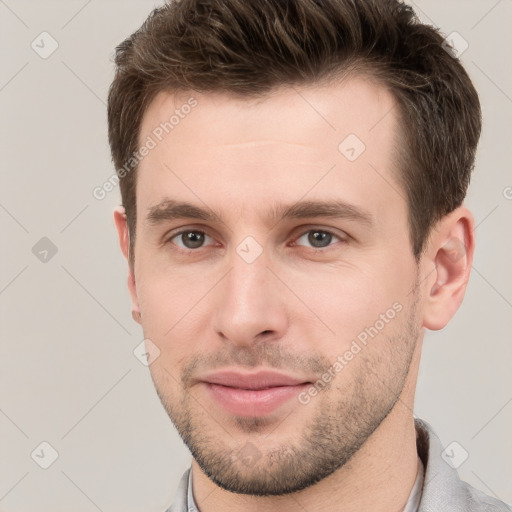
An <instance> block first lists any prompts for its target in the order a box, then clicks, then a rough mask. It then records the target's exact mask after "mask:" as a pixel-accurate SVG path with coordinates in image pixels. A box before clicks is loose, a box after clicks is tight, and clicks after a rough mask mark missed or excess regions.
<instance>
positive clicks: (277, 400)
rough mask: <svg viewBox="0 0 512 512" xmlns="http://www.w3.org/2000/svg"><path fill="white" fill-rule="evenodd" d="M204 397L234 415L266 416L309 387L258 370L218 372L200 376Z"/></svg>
mask: <svg viewBox="0 0 512 512" xmlns="http://www.w3.org/2000/svg"><path fill="white" fill-rule="evenodd" d="M201 380H202V383H203V384H204V385H205V386H206V389H207V390H208V394H209V395H210V396H211V398H213V400H214V401H215V402H216V403H217V404H218V405H220V406H221V407H222V408H223V409H224V410H225V411H227V412H228V413H230V414H235V415H238V416H250V417H256V416H266V415H268V414H270V413H272V412H273V411H275V410H276V409H277V408H278V407H279V406H281V405H283V404H285V403H286V402H288V401H289V400H290V399H292V398H293V397H297V396H298V395H299V393H300V392H301V391H303V390H304V389H305V388H306V387H308V386H310V385H311V382H306V381H305V380H304V379H300V378H295V377H291V376H289V375H284V374H282V373H277V372H271V371H260V372H257V373H252V374H247V373H239V372H235V371H222V372H217V373H214V374H211V375H208V376H206V377H204V378H203V379H201Z"/></svg>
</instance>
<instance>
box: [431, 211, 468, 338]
mask: <svg viewBox="0 0 512 512" xmlns="http://www.w3.org/2000/svg"><path fill="white" fill-rule="evenodd" d="M473 231H474V219H473V215H472V214H471V212H470V211H469V210H468V209H467V208H465V207H459V208H457V209H456V210H454V211H453V212H451V213H450V214H449V215H447V216H446V217H444V218H443V219H442V220H441V221H440V222H439V224H438V226H436V231H435V234H434V235H433V236H432V237H431V239H430V240H429V244H428V245H429V247H428V248H427V250H426V251H425V254H426V258H427V260H428V262H429V264H430V265H433V267H434V270H433V272H432V274H431V277H429V278H428V279H427V280H426V285H427V286H426V289H425V295H426V296H425V308H424V316H423V325H424V327H426V328H428V329H431V330H439V329H442V328H443V327H445V326H446V324H447V323H448V322H449V320H450V319H451V318H452V317H453V315H454V314H455V312H456V311H457V309H458V308H459V306H460V304H461V303H462V299H463V298H464V293H465V291H466V286H467V283H468V280H469V275H470V272H471V264H472V262H473V253H474V248H475V242H474V233H473Z"/></svg>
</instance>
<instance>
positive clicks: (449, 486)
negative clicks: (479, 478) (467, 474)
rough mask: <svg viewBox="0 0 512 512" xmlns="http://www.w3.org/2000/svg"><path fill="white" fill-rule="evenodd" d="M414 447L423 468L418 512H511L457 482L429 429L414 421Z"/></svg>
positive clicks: (425, 423)
mask: <svg viewBox="0 0 512 512" xmlns="http://www.w3.org/2000/svg"><path fill="white" fill-rule="evenodd" d="M415 425H416V435H417V437H416V446H417V449H418V455H419V457H420V458H421V460H422V462H423V465H424V467H425V480H424V484H423V490H422V496H421V501H420V506H419V510H418V512H434V511H435V512H439V511H443V512H512V507H511V506H510V505H507V504H506V503H504V502H503V501H500V500H497V499H495V498H493V497H491V496H488V495H487V494H485V493H483V492H482V491H479V490H478V489H476V488H474V487H473V486H471V485H470V484H468V483H467V482H464V481H463V480H461V479H460V477H459V474H458V472H457V470H456V469H454V468H453V467H451V466H450V465H449V464H448V462H446V461H445V460H444V459H443V458H442V456H441V454H442V452H443V450H444V447H443V445H442V444H441V441H440V439H439V438H438V437H437V435H436V434H435V432H434V430H433V429H432V427H431V426H430V425H429V424H428V423H427V422H426V421H424V420H421V419H419V418H416V419H415Z"/></svg>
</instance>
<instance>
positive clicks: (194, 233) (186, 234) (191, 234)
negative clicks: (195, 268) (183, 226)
mask: <svg viewBox="0 0 512 512" xmlns="http://www.w3.org/2000/svg"><path fill="white" fill-rule="evenodd" d="M207 239H210V240H213V238H212V237H211V236H208V235H207V234H206V233H205V232H204V231H199V230H197V229H194V230H186V231H180V232H179V233H176V234H175V235H173V236H172V237H171V238H169V242H172V243H173V244H175V245H177V246H178V247H179V248H181V249H184V250H193V249H199V248H201V247H202V246H203V244H204V242H205V241H206V240H207ZM174 240H175V241H174Z"/></svg>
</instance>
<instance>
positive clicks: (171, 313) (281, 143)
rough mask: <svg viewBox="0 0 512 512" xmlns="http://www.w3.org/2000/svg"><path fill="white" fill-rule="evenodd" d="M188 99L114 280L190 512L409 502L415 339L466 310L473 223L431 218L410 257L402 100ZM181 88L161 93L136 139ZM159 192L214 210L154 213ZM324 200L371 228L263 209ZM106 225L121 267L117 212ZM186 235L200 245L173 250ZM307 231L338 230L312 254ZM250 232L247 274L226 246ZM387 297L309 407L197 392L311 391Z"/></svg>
mask: <svg viewBox="0 0 512 512" xmlns="http://www.w3.org/2000/svg"><path fill="white" fill-rule="evenodd" d="M193 96H194V98H196V100H197V102H198V104H197V106H196V107H195V108H194V109H193V110H192V112H191V113H190V114H188V115H187V116H186V117H185V118H184V119H182V120H180V123H179V124H178V125H177V126H176V127H175V128H174V130H173V131H172V133H170V134H169V135H168V136H167V137H165V138H164V139H163V140H162V141H161V142H160V143H159V144H158V145H157V146H156V147H155V148H154V149H152V150H151V151H150V152H149V154H148V155H147V156H146V157H145V158H144V159H143V161H142V162H141V163H140V166H139V170H138V178H137V189H136V193H137V216H138V220H137V225H136V237H135V252H134V261H133V262H131V261H129V275H128V287H129V290H130V294H131V298H132V302H133V306H132V307H133V315H134V318H135V319H136V320H137V321H138V322H139V323H140V324H141V325H142V328H143V331H144V337H145V338H148V339H150V340H151V341H152V343H154V344H155V345H156V346H157V347H158V349H159V350H160V356H159V357H158V358H157V359H156V360H155V361H154V362H153V363H152V364H151V365H150V372H151V376H152V379H153V382H154V384H155V387H156V390H157V393H158V395H159V397H160V399H161V401H162V404H163V406H164V407H165V409H166V411H167V412H168V414H169V416H170V418H171V420H172V421H173V422H174V424H175V425H176V427H177V429H178V432H179V433H180V435H181V436H182V437H183V439H184V441H185V442H186V443H187V445H188V447H189V449H190V450H191V452H192V454H193V456H194V459H193V461H192V475H193V492H194V498H195V500H196V503H197V504H198V506H199V508H200V510H201V511H202V512H209V511H216V510H224V511H230V512H231V511H233V512H234V511H242V510H243V511H271V510H279V511H285V512H286V511H292V510H293V511H296V510H297V509H304V510H308V511H309V512H315V511H320V510H322V511H324V512H325V511H330V510H333V511H334V510H340V506H341V507H342V509H343V510H344V511H345V512H351V511H354V512H355V511H360V510H377V511H393V512H395V511H400V510H403V508H404V506H405V503H406V501H407V499H408V497H409V494H410V492H411V489H412V486H413V483H414V481H415V478H416V471H417V452H416V444H415V443H416V434H415V429H414V421H413V415H412V411H413V405H414V391H415V387H416V382H417V376H418V367H419V362H420V354H421V345H422V339H423V333H424V330H425V329H426V328H428V329H441V328H442V327H444V326H445V325H446V323H447V322H448V321H449V319H450V318H451V317H452V316H453V314H454V313H455V311H456V310H457V308H458V307H459V305H460V303H461V301H462V298H463V295H464V292H465V288H466V284H467V281H468V278H469V270H470V268H471V261H472V256H473V250H474V239H473V234H472V233H473V229H474V220H473V217H472V215H471V213H470V212H469V211H468V210H467V209H466V208H465V207H460V208H458V209H456V210H455V211H453V212H452V213H450V214H449V215H447V216H446V217H444V218H443V219H442V220H441V221H440V222H439V223H438V224H437V225H436V226H435V228H434V229H433V231H432V233H431V236H430V238H429V240H428V244H427V246H426V249H425V251H424V253H423V255H422V257H421V259H420V261H419V262H417V261H416V260H415V258H414V255H413V253H412V248H411V242H410V240H409V235H408V233H409V231H408V210H407V204H406V201H405V193H404V192H403V188H402V186H401V183H400V180H399V176H398V175H397V172H396V165H395V163H394V156H395V154H396V149H397V148H396V141H398V140H400V137H399V136H398V135H399V133H398V128H399V126H400V121H399V119H398V109H397V108H395V107H396V104H395V101H394V98H393V97H392V95H391V94H390V93H389V92H388V91H387V90H386V89H385V88H384V87H382V86H381V85H378V84H376V83H373V82H371V81H369V80H368V79H362V78H358V77H352V78H350V79H347V80H344V81H343V82H341V83H338V84H334V85H323V86H312V85H311V86H308V87H301V88H295V89H294V88H281V89H278V90H275V91H274V92H273V93H272V94H271V95H269V96H267V97H265V98H264V99H260V100H247V99H245V100H243V99H235V98H233V97H229V96H227V95H224V94H220V93H219V94H213V93H205V94H196V93H194V94H193ZM188 97H189V96H187V95H183V96H179V97H178V96H175V95H172V94H170V93H167V92H165V93H164V92H162V93H160V94H159V95H158V96H157V97H156V98H155V99H154V101H153V102H152V103H151V104H150V106H149V108H148V110H147V111H146V113H145V115H144V118H143V122H142V127H141V132H140V139H139V140H140V141H144V140H145V139H146V137H147V136H148V135H150V134H151V132H152V130H153V129H154V128H155V127H156V126H158V125H159V123H161V122H162V121H165V120H166V119H168V118H169V116H170V115H171V114H172V113H173V111H174V109H175V108H179V106H180V105H182V104H183V103H185V101H186V100H187V98H188ZM348 134H356V135H357V137H358V138H359V139H360V140H362V141H363V142H364V144H365V146H366V149H365V151H364V152H363V153H362V154H361V155H360V156H359V157H358V158H357V159H356V160H355V161H352V162H351V161H349V160H348V159H347V158H345V156H344V155H343V154H341V153H340V151H339V150H338V145H339V144H340V142H341V141H342V140H344V138H345V137H346V136H347V135H348ZM168 199H173V200H177V201H187V202H190V203H192V204H194V205H196V206H199V207H205V206H208V207H210V208H211V209H213V210H215V211H217V212H218V213H219V215H220V216H221V219H220V220H219V221H211V220H207V221H205V220H198V219H190V218H180V219H168V220H163V221H160V222H158V223H151V222H149V221H148V220H147V215H148V213H149V211H150V209H151V208H152V207H154V206H155V205H158V204H159V203H161V202H162V201H164V200H168ZM334 199H335V200H340V201H343V202H345V203H347V204H349V205H351V206H352V207H354V208H357V209H358V210H359V211H363V212H365V214H366V215H367V216H368V218H369V219H370V221H371V222H369V223H366V222H364V221H362V220H360V219H357V218H353V217H346V216H345V217H341V218H329V217H325V216H321V217H308V218H303V219H285V220H279V219H275V220H270V219H269V218H268V217H269V212H270V210H271V207H272V206H274V205H275V204H276V203H286V204H294V203H297V202H298V201H306V200H309V201H326V200H334ZM114 219H115V223H116V227H117V230H118V234H119V241H120V245H121V249H122V251H123V254H124V255H125V257H126V258H127V259H129V258H128V246H129V236H128V229H127V225H126V217H125V215H124V211H123V208H122V207H119V208H118V209H116V211H115V213H114ZM182 229H189V230H190V231H194V230H200V231H202V232H203V233H205V235H207V236H204V242H203V244H202V245H201V240H202V239H201V238H199V243H198V245H197V246H193V247H197V248H192V249H189V252H188V253H185V252H180V249H184V248H185V247H186V246H185V243H187V241H186V239H185V241H184V240H183V238H182V237H181V236H175V234H176V233H178V232H179V231H180V230H182ZM318 230H321V232H325V231H327V232H329V233H332V235H333V237H332V238H329V235H325V233H324V235H322V236H323V237H324V238H327V241H325V240H324V242H323V243H324V244H325V245H324V246H322V243H320V245H316V246H315V244H318V243H319V242H318V241H317V238H315V237H313V236H312V232H313V233H314V232H315V231H318ZM199 236H201V235H199ZM247 236H251V237H253V238H254V239H255V240H256V241H257V243H258V244H259V245H260V246H261V249H262V253H261V254H260V255H259V256H258V257H257V258H256V259H255V260H254V261H253V262H252V263H248V262H247V261H245V260H244V259H243V258H242V257H241V256H240V254H239V253H237V246H239V244H240V243H241V242H242V241H244V239H245V238H246V237H247ZM316 236H318V235H316ZM319 239H320V240H322V238H319ZM195 240H196V241H197V238H196V239H195ZM189 247H190V245H189ZM242 247H243V245H242ZM454 248H455V252H454ZM251 250H252V249H251ZM454 255H455V257H454ZM397 303H398V304H399V305H400V306H401V310H400V312H398V313H396V315H395V316H394V318H393V319H392V320H389V321H388V322H386V323H385V325H384V327H383V328H382V329H380V330H379V332H378V334H377V335H376V336H375V337H374V338H371V339H369V341H368V343H367V345H366V346H364V347H363V348H362V349H361V351H360V352H359V353H357V354H355V355H354V357H353V358H352V359H351V360H350V361H348V363H347V364H346V365H345V366H344V367H343V369H342V371H339V372H334V374H335V377H334V378H333V379H332V380H331V382H330V383H329V386H328V387H326V389H324V390H323V391H321V392H320V393H318V394H317V395H316V396H313V397H311V400H310V401H309V403H307V404H302V403H300V402H299V400H295V399H291V400H289V401H288V402H286V403H285V404H284V405H282V406H280V407H279V408H278V409H276V410H275V411H274V412H273V413H272V414H269V415H265V416H260V417H257V418H247V417H238V416H235V415H233V414H230V413H228V412H226V411H225V410H224V409H222V408H221V407H219V406H218V405H217V404H216V403H215V402H214V401H213V400H212V399H211V398H210V396H209V394H208V393H207V389H206V387H205V385H204V384H201V383H200V382H199V381H198V379H200V378H201V377H202V376H205V375H206V373H207V372H211V371H213V370H219V369H224V368H236V369H239V370H241V371H245V372H248V371H255V370H258V369H263V368H267V369H268V368H269V369H272V368H274V369H279V370H280V371H281V372H284V373H287V374H289V375H292V376H294V377H300V378H302V379H303V380H304V381H309V382H315V381H316V380H317V379H318V378H319V377H321V376H322V374H323V373H325V372H326V371H328V369H329V368H331V373H333V370H332V365H333V363H334V362H335V361H336V360H337V357H338V356H339V355H343V354H344V353H345V352H346V351H347V350H348V349H350V347H351V343H352V342H353V340H355V339H356V338H357V336H358V335H359V334H360V333H361V332H362V331H364V330H365V328H368V327H370V326H374V325H376V321H377V320H379V318H382V317H381V316H380V315H382V314H385V313H386V311H388V310H389V309H390V308H392V305H393V304H395V305H396V304H397ZM247 456H249V459H250V462H249V463H248V462H247V461H248V459H247ZM369 491H370V492H369Z"/></svg>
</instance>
